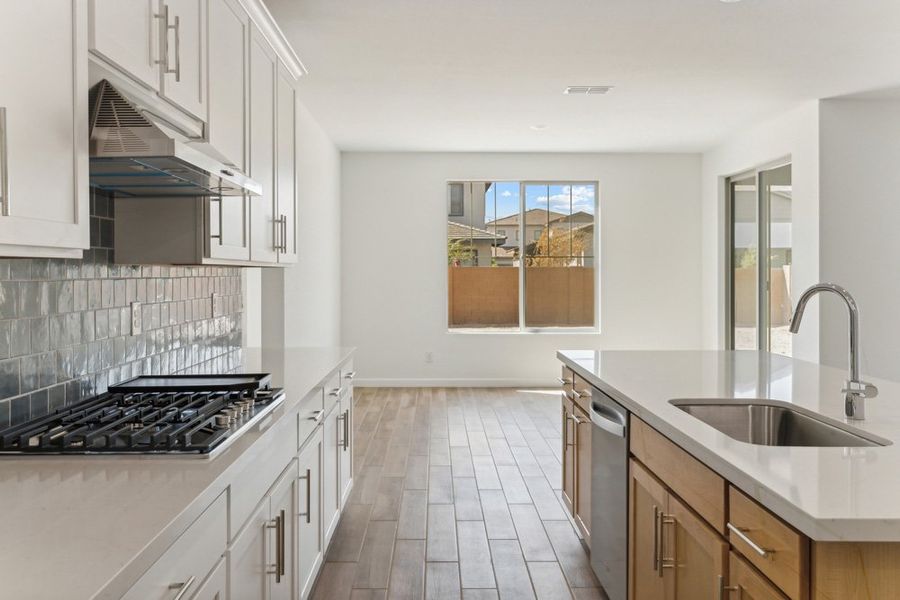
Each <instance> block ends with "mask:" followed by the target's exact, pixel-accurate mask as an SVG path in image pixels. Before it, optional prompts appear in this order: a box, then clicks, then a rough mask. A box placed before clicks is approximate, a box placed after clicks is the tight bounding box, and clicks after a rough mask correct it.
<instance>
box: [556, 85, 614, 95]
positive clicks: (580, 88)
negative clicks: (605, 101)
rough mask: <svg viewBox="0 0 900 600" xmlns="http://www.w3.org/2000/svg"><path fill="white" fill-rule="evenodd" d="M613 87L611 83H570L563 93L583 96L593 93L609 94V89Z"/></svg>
mask: <svg viewBox="0 0 900 600" xmlns="http://www.w3.org/2000/svg"><path fill="white" fill-rule="evenodd" d="M611 89H613V86H611V85H570V86H569V87H567V88H566V89H565V90H563V94H566V95H570V94H571V95H578V94H580V95H582V96H590V95H593V94H599V95H601V96H602V95H603V94H608V93H609V91H610V90H611Z"/></svg>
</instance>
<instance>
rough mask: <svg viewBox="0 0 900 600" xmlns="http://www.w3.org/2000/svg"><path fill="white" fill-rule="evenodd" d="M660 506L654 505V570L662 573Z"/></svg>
mask: <svg viewBox="0 0 900 600" xmlns="http://www.w3.org/2000/svg"><path fill="white" fill-rule="evenodd" d="M659 514H660V513H659V507H658V506H656V505H655V504H654V505H653V571H654V572H659V573H660V574H661V573H662V570H661V569H660V568H659Z"/></svg>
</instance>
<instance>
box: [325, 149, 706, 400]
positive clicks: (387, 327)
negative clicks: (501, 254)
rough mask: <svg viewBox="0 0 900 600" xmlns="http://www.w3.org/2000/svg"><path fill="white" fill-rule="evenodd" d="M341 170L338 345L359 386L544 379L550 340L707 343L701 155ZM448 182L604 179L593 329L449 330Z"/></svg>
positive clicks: (597, 344)
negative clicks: (349, 358)
mask: <svg viewBox="0 0 900 600" xmlns="http://www.w3.org/2000/svg"><path fill="white" fill-rule="evenodd" d="M341 172H342V175H341V180H342V184H341V188H342V189H341V198H342V214H341V223H342V235H343V240H344V243H343V250H342V260H341V265H342V269H341V271H342V281H343V284H342V292H343V301H342V328H341V330H342V342H343V343H344V344H346V345H351V346H357V347H358V354H357V359H356V367H357V370H358V371H359V372H360V376H361V377H362V378H363V379H364V382H365V383H368V384H376V385H377V384H382V385H401V384H423V385H428V384H432V385H440V384H453V383H458V384H482V385H489V384H510V385H513V384H550V383H552V382H553V381H554V378H555V377H557V376H558V375H559V366H558V362H557V361H556V359H555V351H556V350H557V349H564V348H657V349H660V348H673V349H675V348H697V347H699V346H700V344H701V335H700V329H701V317H700V310H701V290H700V283H701V276H700V274H701V268H700V260H699V257H700V238H701V230H700V224H701V220H700V157H699V156H698V155H662V154H660V155H640V154H631V155H628V154H618V155H604V154H524V153H523V154H513V153H503V154H478V153H344V154H343V156H342V168H341ZM450 179H457V180H459V179H462V180H466V179H481V180H491V179H496V180H512V181H516V180H523V179H550V180H554V179H559V180H564V179H576V180H585V179H597V180H598V181H599V182H600V224H601V225H600V226H601V253H602V256H601V273H600V293H601V328H602V333H601V334H599V335H597V334H569V335H557V334H553V335H546V334H481V333H479V334H462V333H454V334H450V333H448V332H447V308H446V306H447V300H446V295H447V281H446V280H447V272H446V264H447V263H446V247H447V244H446V226H447V217H446V210H447V207H446V182H447V180H450ZM426 352H433V354H434V363H433V364H426V363H425V360H424V357H425V353H426Z"/></svg>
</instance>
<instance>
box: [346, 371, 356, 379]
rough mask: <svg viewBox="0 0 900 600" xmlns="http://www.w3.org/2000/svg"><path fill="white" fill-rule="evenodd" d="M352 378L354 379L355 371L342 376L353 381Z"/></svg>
mask: <svg viewBox="0 0 900 600" xmlns="http://www.w3.org/2000/svg"><path fill="white" fill-rule="evenodd" d="M354 377H356V371H350V372H348V373H347V374H346V375H344V379H353V378H354Z"/></svg>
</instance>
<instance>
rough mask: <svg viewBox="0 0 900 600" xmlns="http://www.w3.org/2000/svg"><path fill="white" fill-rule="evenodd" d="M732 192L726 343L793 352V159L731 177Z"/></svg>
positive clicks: (730, 202) (778, 352) (729, 208)
mask: <svg viewBox="0 0 900 600" xmlns="http://www.w3.org/2000/svg"><path fill="white" fill-rule="evenodd" d="M726 189H727V191H728V198H727V210H728V215H729V216H728V222H729V224H728V235H729V238H730V241H729V244H728V247H727V251H728V256H729V258H728V264H729V265H730V267H729V269H728V287H727V292H728V296H729V298H730V301H729V303H728V311H727V319H728V327H727V329H726V331H727V332H728V337H729V339H728V347H729V348H732V349H735V350H767V351H769V352H773V353H776V354H784V355H786V356H791V353H792V346H791V338H792V336H791V333H790V332H789V330H788V327H789V326H790V322H791V316H792V311H793V302H792V299H791V285H790V284H791V264H792V262H793V249H792V241H791V225H792V217H791V212H792V211H791V204H792V189H793V188H792V185H791V165H790V164H782V165H779V166H775V167H772V168H768V169H759V170H756V171H753V172H751V173H747V174H743V175H739V176H736V177H732V178H730V179H729V180H728V185H727V188H726Z"/></svg>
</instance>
